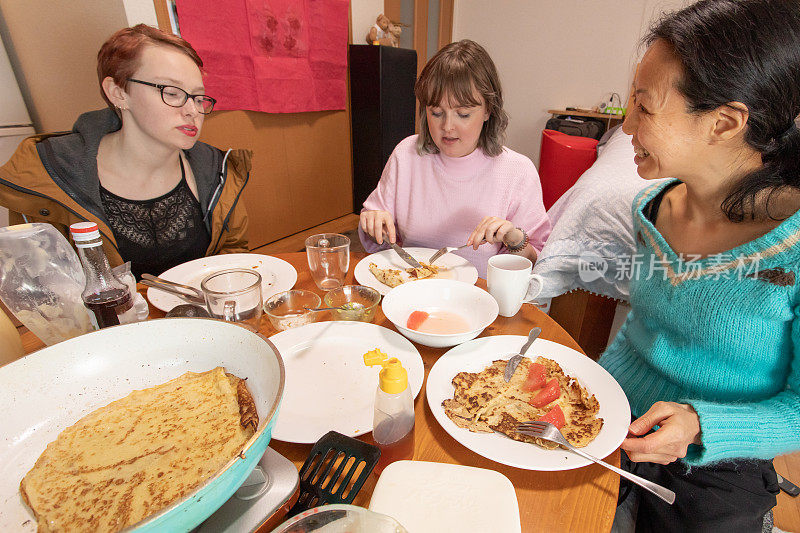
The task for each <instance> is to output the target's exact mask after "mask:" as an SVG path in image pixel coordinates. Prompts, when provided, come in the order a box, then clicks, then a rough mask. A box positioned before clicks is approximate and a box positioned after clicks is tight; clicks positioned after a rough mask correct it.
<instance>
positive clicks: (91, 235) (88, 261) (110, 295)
mask: <svg viewBox="0 0 800 533" xmlns="http://www.w3.org/2000/svg"><path fill="white" fill-rule="evenodd" d="M69 229H70V233H71V234H72V238H73V240H74V241H75V246H76V247H77V248H78V257H80V259H81V264H82V265H83V272H84V274H85V275H86V288H85V289H84V290H83V293H82V294H81V297H82V298H83V304H84V305H85V306H86V308H87V309H88V310H89V315H90V317H91V318H92V321H93V322H94V323H95V325H96V327H97V328H98V329H101V328H106V327H108V326H116V325H118V324H127V323H129V322H134V321H135V320H136V311H135V310H134V309H133V298H132V296H131V292H130V289H129V288H128V286H127V285H125V284H124V283H122V282H121V281H119V280H118V279H117V278H116V277H115V276H114V274H113V273H112V272H111V266H110V265H109V264H108V258H106V254H105V252H103V240H102V238H101V237H100V231H99V230H98V229H97V224H95V223H94V222H78V223H77V224H72V225H71V226H70V227H69Z"/></svg>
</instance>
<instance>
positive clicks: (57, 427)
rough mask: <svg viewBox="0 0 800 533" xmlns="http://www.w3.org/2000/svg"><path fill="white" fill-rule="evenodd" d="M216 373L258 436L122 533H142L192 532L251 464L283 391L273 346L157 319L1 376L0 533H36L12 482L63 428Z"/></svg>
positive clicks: (76, 341) (239, 332)
mask: <svg viewBox="0 0 800 533" xmlns="http://www.w3.org/2000/svg"><path fill="white" fill-rule="evenodd" d="M217 366H223V367H225V370H226V371H227V372H230V373H232V374H235V375H236V376H238V377H240V378H247V388H248V389H249V390H250V393H251V394H252V396H253V399H254V401H255V403H256V409H257V411H258V416H259V425H258V429H257V431H256V433H255V434H254V435H253V436H252V437H251V438H250V440H249V441H248V442H247V443H246V445H245V448H244V450H243V453H242V454H241V455H239V456H237V457H234V458H233V459H231V460H230V461H229V462H228V463H227V464H226V465H225V466H223V467H222V468H221V469H220V470H219V471H218V472H216V473H215V474H214V475H212V476H211V477H210V478H209V479H207V480H206V481H205V482H204V483H202V484H201V485H200V486H198V487H197V488H196V489H195V490H194V491H193V492H192V493H190V494H189V495H187V496H186V497H185V498H183V499H181V500H179V501H176V502H174V503H173V504H172V505H170V506H169V507H167V508H165V509H163V510H161V511H159V512H158V513H156V514H154V515H151V516H149V517H148V518H146V519H145V520H143V521H141V522H139V523H137V524H135V525H134V526H132V527H131V528H130V529H131V530H135V531H137V532H149V531H189V530H191V529H193V528H194V527H196V526H197V525H198V524H200V523H201V522H202V521H203V520H205V519H206V518H207V517H208V516H209V515H211V513H213V512H214V511H215V510H216V509H217V508H219V507H220V506H221V505H222V504H223V503H224V502H225V501H226V500H227V499H228V498H230V496H231V495H232V494H233V493H234V492H235V491H236V490H237V489H238V488H239V486H240V485H241V484H242V483H243V482H244V480H245V479H246V478H247V476H248V475H249V474H250V471H251V470H252V469H253V467H254V466H255V465H256V463H257V462H258V461H259V459H261V456H262V455H263V454H264V451H265V450H266V448H267V445H268V444H269V440H270V438H271V436H272V428H273V426H274V425H275V421H276V419H277V413H278V409H279V406H280V401H281V397H282V395H283V387H284V382H285V373H284V367H283V360H282V359H281V356H280V354H279V353H278V350H277V349H276V348H275V346H274V345H273V344H272V343H271V342H270V341H269V340H267V339H266V338H264V337H261V336H260V335H257V334H255V333H252V332H250V331H248V330H246V329H245V328H242V327H240V326H237V325H235V324H229V323H225V322H222V321H218V320H211V319H203V318H166V319H160V320H149V321H146V322H139V323H136V324H126V325H122V326H114V327H110V328H106V329H102V330H100V331H95V332H93V333H89V334H86V335H82V336H80V337H75V338H73V339H70V340H67V341H64V342H61V343H58V344H55V345H53V346H49V347H47V348H44V349H42V350H40V351H38V352H35V353H33V354H31V355H28V356H26V357H23V358H22V359H20V360H18V361H15V362H13V363H11V364H8V365H6V366H4V367H1V368H0V383H2V386H0V406H2V408H3V411H4V412H3V415H2V416H3V422H2V424H0V509H2V512H0V531H36V521H35V519H34V516H33V513H32V512H31V511H30V509H28V507H27V506H26V505H25V504H24V502H23V500H22V496H21V495H20V493H19V482H20V480H21V479H22V478H23V476H24V475H25V474H26V473H27V472H28V470H30V469H31V468H32V467H33V465H34V463H35V462H36V459H37V458H38V457H39V455H41V453H42V452H43V451H44V449H45V447H46V446H47V444H48V443H50V442H52V441H53V440H55V439H56V437H57V436H58V434H59V433H60V432H61V431H62V430H63V429H65V428H66V427H68V426H70V425H72V424H74V423H75V422H77V421H78V420H79V419H80V418H81V417H83V416H84V415H86V414H88V413H90V412H91V411H93V410H95V409H97V408H99V407H102V406H104V405H107V404H109V403H111V402H112V401H114V400H117V399H119V398H122V397H124V396H127V395H128V393H130V392H131V391H133V390H135V389H144V388H147V387H153V386H155V385H159V384H161V383H164V382H166V381H169V380H171V379H174V378H176V377H178V376H180V375H181V374H183V373H185V372H189V371H192V372H205V371H207V370H211V369H213V368H215V367H217Z"/></svg>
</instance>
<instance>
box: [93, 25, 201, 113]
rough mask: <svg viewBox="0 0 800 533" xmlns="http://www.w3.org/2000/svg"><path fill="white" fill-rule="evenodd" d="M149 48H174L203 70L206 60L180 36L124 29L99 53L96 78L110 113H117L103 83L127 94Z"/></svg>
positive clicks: (145, 28)
mask: <svg viewBox="0 0 800 533" xmlns="http://www.w3.org/2000/svg"><path fill="white" fill-rule="evenodd" d="M147 45H164V46H171V47H173V48H175V49H177V50H180V51H181V52H183V53H184V54H186V55H187V56H189V58H191V60H192V61H194V63H195V64H196V65H197V67H198V68H200V69H202V68H203V60H202V59H200V55H198V53H197V51H195V49H194V48H192V45H191V44H189V43H188V42H186V41H185V40H184V39H181V38H180V37H178V36H177V35H173V34H171V33H167V32H165V31H162V30H160V29H158V28H154V27H152V26H148V25H147V24H137V25H136V26H133V27H131V28H123V29H121V30H119V31H118V32H116V33H115V34H114V35H112V36H111V37H109V39H108V40H107V41H106V42H105V43H103V46H101V47H100V51H99V52H97V78H98V81H99V82H100V94H101V95H102V97H103V100H105V101H106V103H107V104H108V107H110V108H111V109H114V105H113V104H112V103H111V102H110V101H109V99H108V97H107V96H106V92H105V91H104V90H103V80H104V79H106V78H108V77H111V78H112V79H113V80H114V83H116V84H117V85H119V86H120V87H122V88H123V89H125V90H127V89H128V78H130V77H131V76H133V73H134V72H136V69H137V68H138V67H139V57H141V55H142V50H143V49H144V47H145V46H147Z"/></svg>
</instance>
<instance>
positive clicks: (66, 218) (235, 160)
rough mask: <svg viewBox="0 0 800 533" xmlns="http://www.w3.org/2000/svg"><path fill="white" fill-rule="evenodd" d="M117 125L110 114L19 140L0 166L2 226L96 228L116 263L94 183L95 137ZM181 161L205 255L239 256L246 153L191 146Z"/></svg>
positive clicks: (86, 115)
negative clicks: (190, 181) (203, 233)
mask: <svg viewBox="0 0 800 533" xmlns="http://www.w3.org/2000/svg"><path fill="white" fill-rule="evenodd" d="M119 127H120V124H119V119H117V118H116V115H115V114H114V113H113V112H112V111H111V110H109V109H104V110H102V111H92V112H89V113H84V114H83V115H81V117H80V118H79V119H78V121H77V122H76V123H75V128H74V129H73V131H72V132H69V133H64V134H54V135H36V136H33V137H29V138H27V139H25V140H24V141H22V143H20V145H19V147H18V148H17V151H16V152H15V153H14V155H13V156H11V159H9V161H8V163H6V164H5V165H3V166H2V167H0V205H2V206H4V207H7V208H8V209H9V212H10V214H9V221H10V223H12V224H17V223H21V222H24V221H26V220H27V221H28V222H49V223H50V224H53V225H54V226H55V227H56V228H57V229H58V230H59V231H61V233H63V234H64V236H66V237H68V232H69V225H70V224H73V223H75V222H84V221H87V220H88V221H92V222H96V223H97V225H98V228H99V229H100V233H101V235H102V236H103V249H104V250H105V252H106V256H107V257H108V260H109V262H110V263H111V265H112V266H116V265H119V264H121V263H123V260H122V257H120V255H119V250H118V249H117V242H116V240H115V239H114V234H113V232H112V231H111V228H110V227H109V226H108V224H107V223H106V219H105V214H104V211H103V208H102V205H101V202H100V199H99V198H100V196H99V194H100V192H99V189H100V187H99V183H100V182H99V180H98V178H97V146H98V145H99V142H100V139H101V138H102V137H103V136H104V135H106V134H107V133H110V132H112V131H116V130H117V129H119ZM184 155H185V156H186V160H187V161H188V162H189V164H190V166H191V167H192V173H193V174H194V177H195V181H196V183H197V192H198V196H199V200H200V205H201V208H202V210H203V215H204V216H205V221H206V228H207V229H208V230H209V233H210V234H211V244H210V245H209V247H208V250H207V251H206V255H207V256H208V255H216V254H223V253H235V252H247V251H248V249H247V213H246V212H245V207H244V202H243V200H242V198H241V196H242V191H243V189H244V187H245V185H246V184H247V181H248V179H249V177H250V168H251V164H250V158H251V156H252V152H250V151H249V150H231V151H229V153H228V154H227V157H226V154H225V153H224V152H222V151H220V150H218V149H217V148H214V147H212V146H209V145H207V144H205V143H201V142H198V143H196V144H195V146H194V147H192V148H191V149H190V150H186V151H185V152H184ZM23 217H24V218H23Z"/></svg>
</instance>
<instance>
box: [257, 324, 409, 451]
mask: <svg viewBox="0 0 800 533" xmlns="http://www.w3.org/2000/svg"><path fill="white" fill-rule="evenodd" d="M270 340H271V341H272V343H273V344H274V345H275V346H276V347H277V349H278V350H279V351H280V354H281V357H282V358H283V363H284V366H285V368H286V386H285V387H284V393H283V401H282V402H281V409H280V414H279V416H278V421H277V423H276V424H275V429H274V430H273V432H272V437H273V438H275V439H278V440H282V441H286V442H297V443H314V442H317V440H319V438H320V437H322V436H323V435H324V434H325V433H327V432H328V431H330V430H334V431H338V432H339V433H342V434H344V435H348V436H350V437H357V436H359V435H363V434H364V433H368V432H370V431H372V417H373V414H374V407H373V406H374V403H375V390H376V389H377V387H378V372H379V371H380V369H381V367H380V365H378V366H372V367H368V366H366V365H365V364H364V358H363V356H364V354H365V353H366V352H368V351H370V350H374V349H375V348H380V350H381V351H382V352H384V353H385V354H387V355H388V356H389V357H396V358H398V359H399V360H400V362H401V363H402V364H403V368H405V369H406V371H407V372H408V386H409V387H411V393H412V394H413V396H414V397H415V398H416V396H417V394H419V391H420V389H421V388H422V381H423V378H424V376H425V369H424V367H423V365H422V357H420V355H419V352H418V351H417V349H416V348H414V345H413V344H411V342H409V341H408V340H407V339H406V338H404V337H403V336H402V335H400V334H399V333H397V332H395V331H392V330H390V329H387V328H384V327H382V326H377V325H375V324H369V323H365V322H316V323H314V324H307V325H305V326H301V327H299V328H293V329H287V330H286V331H281V332H280V333H276V334H275V335H273V336H272V337H270Z"/></svg>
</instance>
